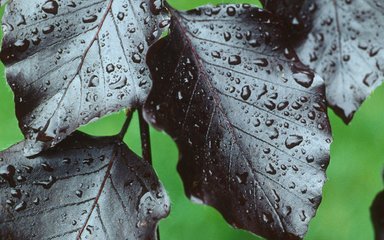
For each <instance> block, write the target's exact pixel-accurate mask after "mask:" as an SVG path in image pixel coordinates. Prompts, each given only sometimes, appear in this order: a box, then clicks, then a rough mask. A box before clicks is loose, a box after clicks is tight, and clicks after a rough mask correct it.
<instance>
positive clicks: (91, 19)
mask: <svg viewBox="0 0 384 240" xmlns="http://www.w3.org/2000/svg"><path fill="white" fill-rule="evenodd" d="M96 20H97V16H96V15H89V16H85V17H83V23H93V22H95V21H96Z"/></svg>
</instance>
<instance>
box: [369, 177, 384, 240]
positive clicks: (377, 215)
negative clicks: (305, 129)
mask: <svg viewBox="0 0 384 240" xmlns="http://www.w3.org/2000/svg"><path fill="white" fill-rule="evenodd" d="M383 179H384V172H383ZM371 219H372V223H373V227H374V229H375V239H376V240H384V191H382V192H380V193H379V194H377V196H376V198H375V200H374V201H373V203H372V206H371Z"/></svg>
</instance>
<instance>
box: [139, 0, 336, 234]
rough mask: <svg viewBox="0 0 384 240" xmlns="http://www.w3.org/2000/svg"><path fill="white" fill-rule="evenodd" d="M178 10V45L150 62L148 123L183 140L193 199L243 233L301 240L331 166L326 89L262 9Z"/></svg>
mask: <svg viewBox="0 0 384 240" xmlns="http://www.w3.org/2000/svg"><path fill="white" fill-rule="evenodd" d="M170 11H171V13H172V15H173V18H172V20H171V33H170V36H168V37H167V38H164V39H161V40H159V41H158V42H157V43H155V44H154V45H153V46H152V47H151V49H150V50H149V52H148V56H147V63H148V65H149V66H150V70H151V73H152V77H153V79H154V80H153V81H154V85H153V88H152V90H151V93H150V95H149V98H148V100H147V102H146V104H145V113H146V114H145V116H146V119H147V121H149V122H150V123H152V124H153V125H154V126H155V127H157V128H159V129H163V130H165V131H166V132H167V133H169V134H170V135H171V136H172V137H173V138H174V139H175V141H176V143H177V145H178V147H179V150H180V162H179V165H178V170H179V172H180V174H181V176H182V178H183V182H184V186H185V190H186V194H187V195H188V197H190V198H191V199H192V200H195V201H197V202H201V203H205V204H208V205H211V206H213V207H215V208H217V209H218V210H219V211H220V212H221V213H222V214H223V216H224V217H225V219H226V220H227V221H228V222H229V223H230V224H232V225H233V226H235V227H237V228H241V229H246V230H249V231H252V232H253V233H255V234H259V235H261V236H264V237H267V238H270V239H298V238H302V237H303V236H304V234H305V233H306V231H307V228H308V223H309V221H310V219H311V218H312V217H313V216H314V215H315V212H316V209H317V207H318V205H319V203H320V200H321V189H322V186H323V184H324V181H325V179H326V178H325V173H324V171H325V169H326V167H327V165H328V162H329V145H330V142H331V140H330V127H329V122H328V117H327V113H326V110H325V109H326V107H325V101H324V98H325V97H324V85H323V81H322V80H321V79H320V78H319V77H318V76H317V75H315V74H314V73H313V72H312V71H311V70H309V69H308V68H306V67H304V66H303V65H302V63H301V62H300V61H299V60H297V57H296V55H295V53H294V52H293V51H292V50H291V49H289V48H286V45H285V42H286V40H285V37H284V36H283V35H282V32H283V31H282V29H283V28H284V26H283V25H281V24H280V23H279V22H278V21H277V20H276V19H275V18H274V17H273V16H272V15H271V14H270V13H268V12H266V11H264V10H261V9H257V8H253V7H251V6H250V5H248V4H245V5H226V6H225V5H221V6H218V7H210V6H207V7H203V8H200V9H198V10H195V11H191V12H178V11H176V10H170Z"/></svg>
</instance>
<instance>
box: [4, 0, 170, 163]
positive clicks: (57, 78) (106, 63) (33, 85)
mask: <svg viewBox="0 0 384 240" xmlns="http://www.w3.org/2000/svg"><path fill="white" fill-rule="evenodd" d="M159 7H161V2H160V1H159V0H156V1H155V0H143V1H134V2H133V1H132V0H119V1H112V0H100V1H69V0H61V1H56V0H49V1H41V0H28V1H24V0H13V1H11V2H10V3H9V4H8V6H7V8H6V11H5V15H4V18H3V24H4V25H5V26H4V29H5V34H4V40H3V49H2V52H1V59H2V61H3V62H4V63H5V65H6V72H7V80H8V83H9V85H10V86H11V87H12V89H13V91H14V93H15V101H16V113H17V117H18V119H19V122H20V128H21V129H22V132H23V133H24V135H25V137H26V139H27V142H26V144H27V146H26V148H25V152H26V155H28V156H31V155H34V154H37V153H39V152H40V151H42V150H43V149H45V148H48V147H51V146H53V145H55V144H56V143H58V142H60V141H61V140H63V139H64V138H65V137H66V136H67V135H69V134H70V133H72V132H73V131H74V130H75V129H76V128H78V127H79V126H80V125H83V124H86V123H88V122H90V121H93V120H95V119H97V118H99V117H101V116H103V115H106V114H108V113H111V112H114V111H118V110H120V109H122V108H126V107H136V106H138V105H141V104H142V103H143V101H144V100H145V99H146V97H147V94H148V92H149V89H150V87H151V80H150V78H149V71H148V70H147V66H146V64H145V55H146V52H147V49H148V45H149V44H151V43H152V42H153V41H154V40H155V39H156V38H157V37H158V36H159V34H160V33H161V29H159V25H160V27H165V26H166V23H167V21H165V20H164V21H163V20H161V19H162V15H161V14H160V15H158V16H157V15H154V14H153V13H155V14H158V13H159V11H160V10H159Z"/></svg>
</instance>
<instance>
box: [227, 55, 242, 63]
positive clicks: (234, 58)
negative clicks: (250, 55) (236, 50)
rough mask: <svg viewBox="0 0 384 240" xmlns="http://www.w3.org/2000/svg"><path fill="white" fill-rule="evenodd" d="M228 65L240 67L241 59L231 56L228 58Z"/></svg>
mask: <svg viewBox="0 0 384 240" xmlns="http://www.w3.org/2000/svg"><path fill="white" fill-rule="evenodd" d="M228 63H229V64H230V65H239V64H240V63H241V57H240V56H239V55H231V56H230V57H229V58H228Z"/></svg>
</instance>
